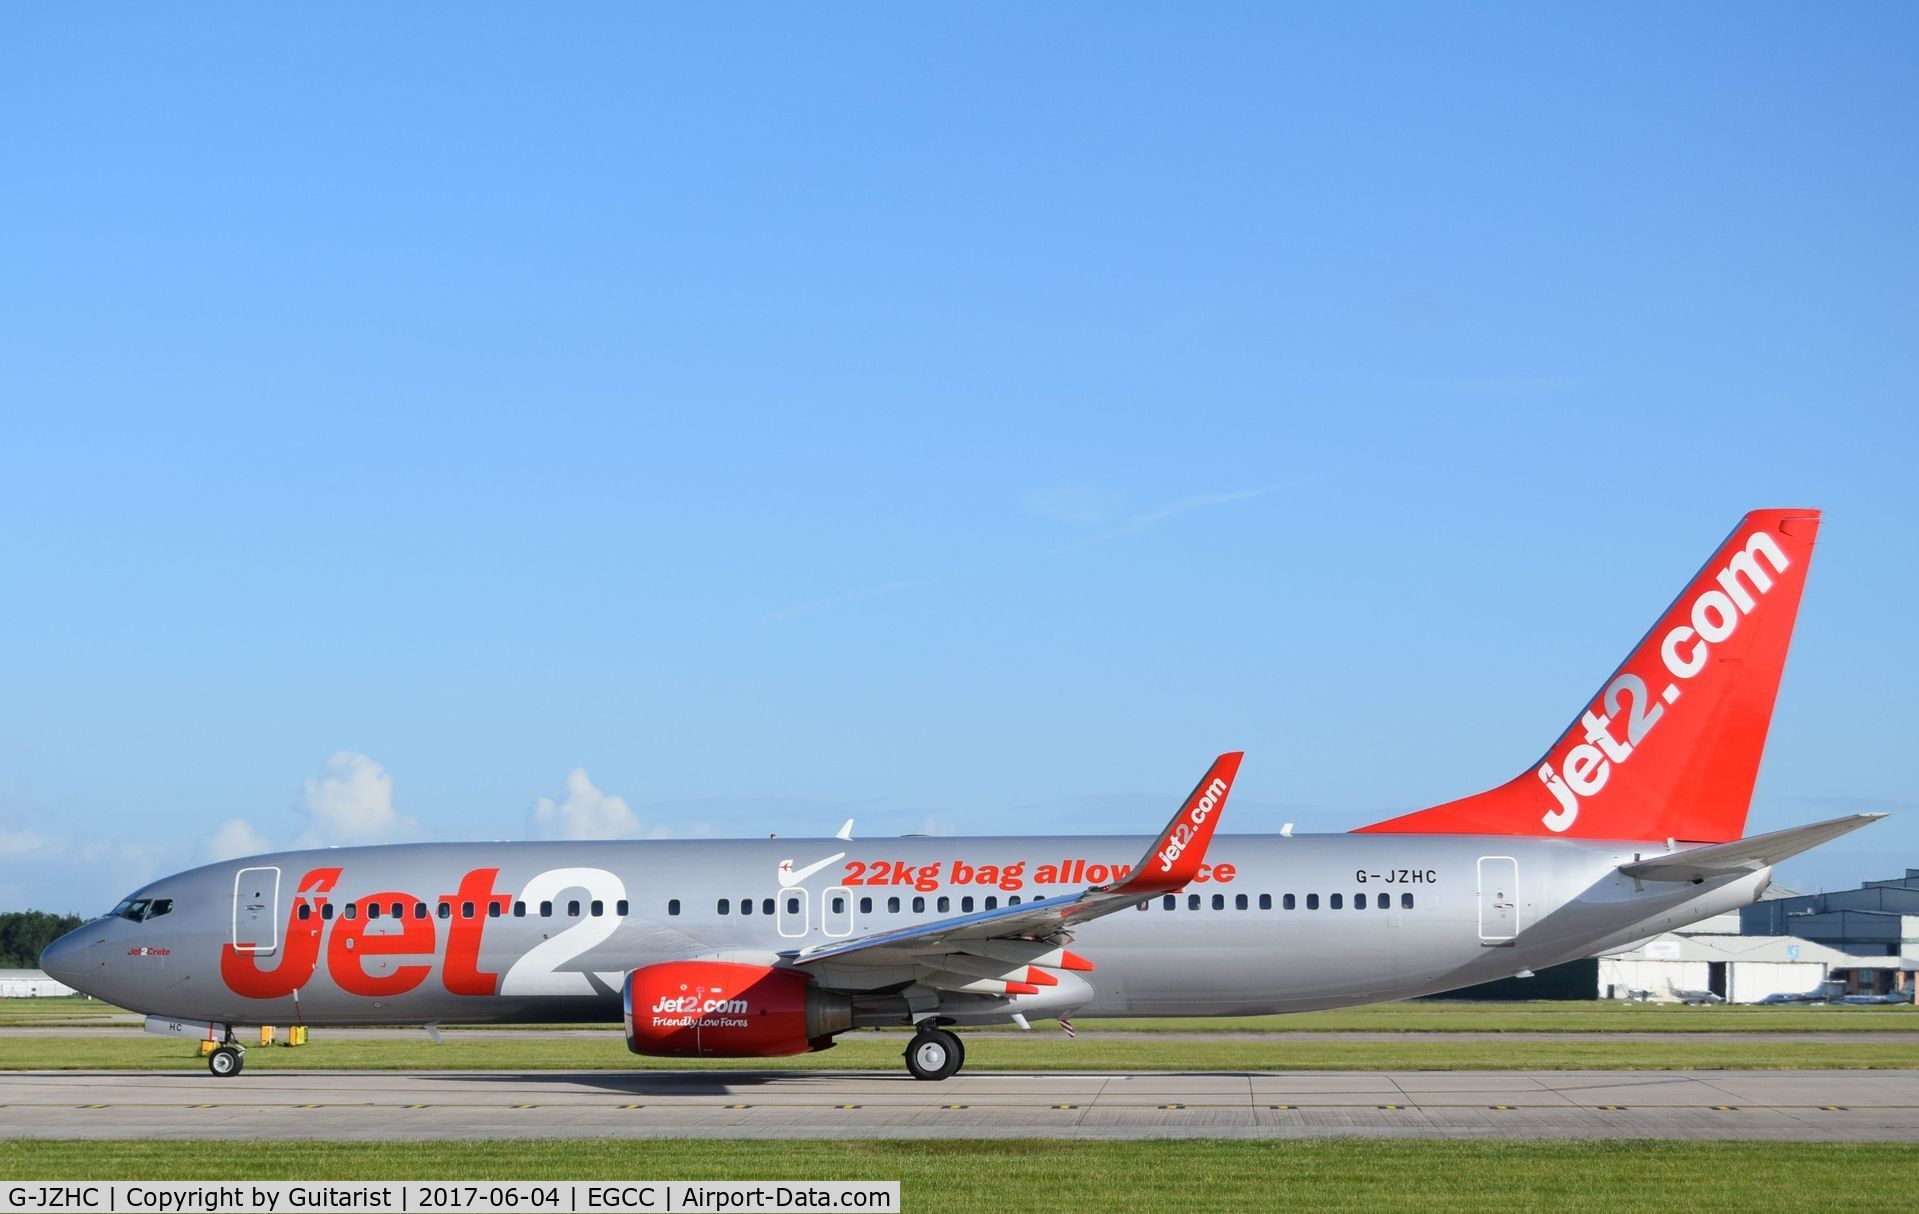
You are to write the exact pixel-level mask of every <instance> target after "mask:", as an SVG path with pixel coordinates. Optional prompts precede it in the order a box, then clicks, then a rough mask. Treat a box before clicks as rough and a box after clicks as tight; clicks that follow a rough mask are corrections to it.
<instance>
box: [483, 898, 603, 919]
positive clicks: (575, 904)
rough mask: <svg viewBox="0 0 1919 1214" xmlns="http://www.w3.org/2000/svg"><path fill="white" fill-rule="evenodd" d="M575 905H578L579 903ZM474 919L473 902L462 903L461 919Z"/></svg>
mask: <svg viewBox="0 0 1919 1214" xmlns="http://www.w3.org/2000/svg"><path fill="white" fill-rule="evenodd" d="M575 905H577V903H576V904H575ZM472 917H473V904H472V903H471V902H462V903H460V918H462V919H471V918H472Z"/></svg>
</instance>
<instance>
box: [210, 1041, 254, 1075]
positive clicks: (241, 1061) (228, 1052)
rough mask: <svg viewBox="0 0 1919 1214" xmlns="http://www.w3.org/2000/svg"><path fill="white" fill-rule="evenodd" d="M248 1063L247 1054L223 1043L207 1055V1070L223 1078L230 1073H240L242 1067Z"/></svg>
mask: <svg viewBox="0 0 1919 1214" xmlns="http://www.w3.org/2000/svg"><path fill="white" fill-rule="evenodd" d="M246 1064H247V1056H246V1055H245V1054H242V1053H241V1052H240V1051H239V1050H236V1049H234V1048H233V1047H232V1046H230V1045H223V1046H221V1047H220V1048H219V1049H217V1050H215V1051H213V1052H212V1053H211V1054H208V1055H207V1070H209V1071H212V1072H213V1073H214V1074H215V1075H217V1076H219V1077H220V1078H222V1079H225V1078H227V1077H228V1076H230V1075H238V1074H239V1073H240V1069H241V1068H242V1067H244V1066H246Z"/></svg>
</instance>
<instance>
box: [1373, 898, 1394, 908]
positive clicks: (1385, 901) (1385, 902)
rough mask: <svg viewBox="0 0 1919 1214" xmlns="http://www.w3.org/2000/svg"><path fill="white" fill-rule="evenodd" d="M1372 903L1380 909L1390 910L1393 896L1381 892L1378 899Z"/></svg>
mask: <svg viewBox="0 0 1919 1214" xmlns="http://www.w3.org/2000/svg"><path fill="white" fill-rule="evenodd" d="M1373 905H1374V906H1377V907H1378V908H1379V909H1380V910H1391V909H1392V908H1393V896H1392V895H1391V894H1381V895H1379V897H1378V899H1377V900H1376V901H1374V903H1373Z"/></svg>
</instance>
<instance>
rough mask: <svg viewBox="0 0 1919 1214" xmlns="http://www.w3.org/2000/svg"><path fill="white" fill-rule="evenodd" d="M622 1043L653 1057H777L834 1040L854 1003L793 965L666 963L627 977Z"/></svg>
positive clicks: (819, 1047)
mask: <svg viewBox="0 0 1919 1214" xmlns="http://www.w3.org/2000/svg"><path fill="white" fill-rule="evenodd" d="M624 998H625V1007H626V1048H628V1049H629V1050H632V1051H633V1052H634V1053H635V1054H652V1055H655V1056H658V1057H668V1058H673V1057H679V1058H684V1057H694V1056H703V1057H718V1058H776V1057H779V1056H780V1055H782V1054H804V1053H807V1052H808V1051H811V1050H823V1049H826V1048H827V1047H829V1046H831V1045H832V1044H833V1034H835V1033H840V1032H844V1031H845V1030H847V1029H850V1028H852V1027H853V1002H852V1000H851V999H850V998H849V997H847V996H845V995H838V994H834V993H832V992H830V991H822V990H820V989H819V988H818V987H816V986H814V985H813V980H812V979H811V978H810V977H808V976H807V975H805V974H802V973H798V972H796V971H794V970H783V969H774V968H773V967H771V966H766V965H742V964H740V963H738V962H733V961H668V962H663V963H661V964H659V965H648V966H643V967H642V968H640V969H636V970H634V971H633V972H632V973H630V974H628V975H627V976H626V989H625V994H624Z"/></svg>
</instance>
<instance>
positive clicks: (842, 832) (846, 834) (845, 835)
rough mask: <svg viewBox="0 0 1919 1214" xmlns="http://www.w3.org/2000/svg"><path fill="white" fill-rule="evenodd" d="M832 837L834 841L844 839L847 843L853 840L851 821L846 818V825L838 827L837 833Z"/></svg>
mask: <svg viewBox="0 0 1919 1214" xmlns="http://www.w3.org/2000/svg"><path fill="white" fill-rule="evenodd" d="M833 837H834V838H835V839H845V840H847V841H848V842H851V841H852V838H853V819H851V818H848V819H847V820H846V825H845V826H842V827H840V828H839V831H838V832H837V833H835V834H834V836H833Z"/></svg>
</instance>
